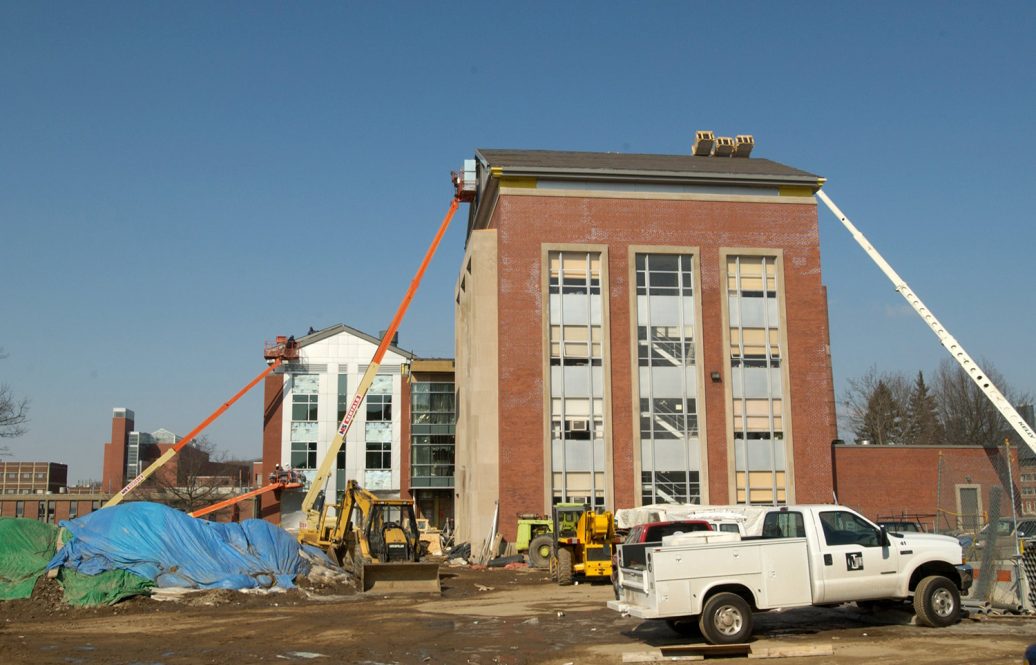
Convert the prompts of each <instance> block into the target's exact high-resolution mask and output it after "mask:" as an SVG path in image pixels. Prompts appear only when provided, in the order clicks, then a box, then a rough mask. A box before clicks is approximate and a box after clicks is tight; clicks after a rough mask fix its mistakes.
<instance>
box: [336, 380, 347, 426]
mask: <svg viewBox="0 0 1036 665" xmlns="http://www.w3.org/2000/svg"><path fill="white" fill-rule="evenodd" d="M348 410H349V375H348V374H339V375H338V422H342V418H345V412H346V411H348Z"/></svg>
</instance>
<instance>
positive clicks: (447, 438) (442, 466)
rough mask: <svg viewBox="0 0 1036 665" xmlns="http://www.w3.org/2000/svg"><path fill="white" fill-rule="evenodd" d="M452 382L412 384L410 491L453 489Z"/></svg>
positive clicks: (455, 427)
mask: <svg viewBox="0 0 1036 665" xmlns="http://www.w3.org/2000/svg"><path fill="white" fill-rule="evenodd" d="M453 388H454V384H453V383H452V382H449V383H446V382H441V383H433V382H424V381H419V382H416V381H415V382H414V384H413V392H412V396H411V408H410V433H411V446H410V453H411V458H412V459H411V460H410V475H411V482H410V486H411V487H417V488H429V487H453V459H454V455H453V450H454V444H455V442H456V430H457V426H456V422H457V413H456V409H455V408H454V407H455V404H456V402H455V396H454V390H453Z"/></svg>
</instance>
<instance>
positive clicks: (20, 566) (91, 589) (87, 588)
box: [0, 517, 153, 607]
mask: <svg viewBox="0 0 1036 665" xmlns="http://www.w3.org/2000/svg"><path fill="white" fill-rule="evenodd" d="M58 531H59V529H58V527H56V526H53V525H51V524H44V523H43V522H37V521H36V520H29V519H21V518H17V517H0V600H16V599H19V598H29V597H31V596H32V589H33V587H34V586H36V580H37V579H39V577H40V575H42V574H43V571H44V569H45V568H46V567H47V564H48V563H50V560H51V559H52V558H53V557H54V553H55V550H56V547H57V539H58ZM58 581H59V582H61V586H62V587H63V588H64V592H65V602H66V603H68V604H69V605H75V606H77V607H90V606H94V605H111V604H113V603H116V602H118V601H120V600H122V599H123V598H127V597H129V596H137V595H141V594H146V593H148V589H150V588H151V587H152V586H153V585H152V583H151V581H150V580H148V579H145V578H143V577H140V576H139V575H134V574H133V573H130V572H127V571H124V570H114V571H107V572H104V573H101V574H99V575H83V574H82V573H77V572H75V571H73V570H68V569H62V570H61V572H60V574H59V575H58Z"/></svg>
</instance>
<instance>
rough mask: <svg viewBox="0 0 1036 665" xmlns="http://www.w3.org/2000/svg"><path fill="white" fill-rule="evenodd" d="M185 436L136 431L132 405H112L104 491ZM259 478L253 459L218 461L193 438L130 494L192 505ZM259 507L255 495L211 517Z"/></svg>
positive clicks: (246, 513) (237, 515)
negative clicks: (113, 407)
mask: <svg viewBox="0 0 1036 665" xmlns="http://www.w3.org/2000/svg"><path fill="white" fill-rule="evenodd" d="M182 440H183V437H181V436H179V435H178V434H175V433H174V432H171V431H169V430H167V429H164V428H159V429H157V430H155V431H153V432H142V431H137V429H136V422H135V414H134V413H133V411H132V410H130V409H126V408H116V409H113V411H112V425H111V441H109V442H107V443H105V444H104V461H103V466H102V473H101V487H100V490H101V492H103V493H104V494H105V495H106V496H111V495H112V494H115V493H117V492H118V491H119V490H121V489H122V488H123V487H125V486H126V484H127V483H128V482H129V481H131V480H133V479H134V478H136V477H137V475H139V474H140V472H141V471H143V470H144V469H146V468H147V467H148V466H149V465H150V464H151V463H152V462H154V461H155V460H157V459H158V458H159V457H161V456H162V455H163V454H164V453H165V452H166V451H167V450H169V449H170V448H172V447H173V446H175V445H176V444H177V443H179V442H181V441H182ZM255 481H256V469H255V465H254V463H253V462H250V461H249V462H237V461H227V462H222V461H216V460H213V459H211V457H210V455H209V453H208V452H206V451H205V450H201V449H198V448H196V447H195V446H194V445H193V442H192V445H187V446H184V447H183V448H181V449H180V451H179V452H178V453H177V454H176V455H175V456H173V457H172V458H171V459H170V460H169V461H167V462H166V463H165V464H164V465H162V466H161V467H160V468H159V469H158V470H157V471H155V473H154V475H152V476H151V478H149V479H148V480H147V481H145V483H144V484H143V485H141V486H140V487H139V488H138V489H136V490H134V492H133V494H132V495H130V498H131V500H151V501H159V502H162V503H169V504H170V505H173V506H176V507H180V508H185V509H187V510H190V509H194V508H200V507H202V506H204V505H206V504H208V503H215V502H216V501H217V500H220V499H225V498H227V497H229V496H232V495H234V494H235V493H240V492H243V491H245V490H246V489H247V488H250V487H254V483H255ZM105 500H106V499H105ZM258 513H259V507H258V501H252V502H246V503H244V504H242V505H239V506H236V507H235V508H227V509H225V510H222V511H220V512H219V513H216V514H213V515H212V516H211V517H208V519H214V520H217V521H226V520H231V519H233V520H237V519H247V518H250V517H253V516H257V515H258Z"/></svg>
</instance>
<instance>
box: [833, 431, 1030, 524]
mask: <svg viewBox="0 0 1036 665" xmlns="http://www.w3.org/2000/svg"><path fill="white" fill-rule="evenodd" d="M1018 453H1019V451H1018V449H1017V448H1013V447H1012V448H1011V449H1010V461H1008V454H1007V453H1006V452H1005V451H1004V449H1003V448H999V447H983V446H865V445H864V446H860V445H834V446H832V447H831V457H832V466H833V472H834V493H835V497H837V499H838V502H839V503H841V504H844V505H847V506H849V507H850V508H853V509H855V510H857V511H859V512H861V513H863V514H864V515H865V516H867V517H869V518H870V519H872V520H875V521H878V520H880V519H883V518H896V517H900V516H903V517H910V516H917V519H918V521H919V522H921V523H922V524H923V525H924V526H925V527H926V528H929V529H933V530H937V531H939V532H942V533H948V532H949V533H955V532H975V531H978V530H979V529H980V528H982V526H984V525H985V524H986V523H987V522H988V521H989V520H990V519H991V517H990V515H995V516H1000V517H1005V516H1010V514H1011V504H1010V500H1011V485H1012V484H1013V485H1014V492H1015V502H1016V506H1018V507H1020V508H1023V509H1024V504H1025V497H1024V496H1021V494H1020V492H1019V491H1018V490H1019V487H1021V486H1022V485H1021V481H1022V478H1023V477H1024V474H1026V473H1029V472H1028V471H1026V470H1025V469H1024V467H1020V466H1019V461H1018V457H1019V455H1018ZM832 500H833V499H828V500H827V501H826V502H825V503H827V502H830V501H832Z"/></svg>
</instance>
